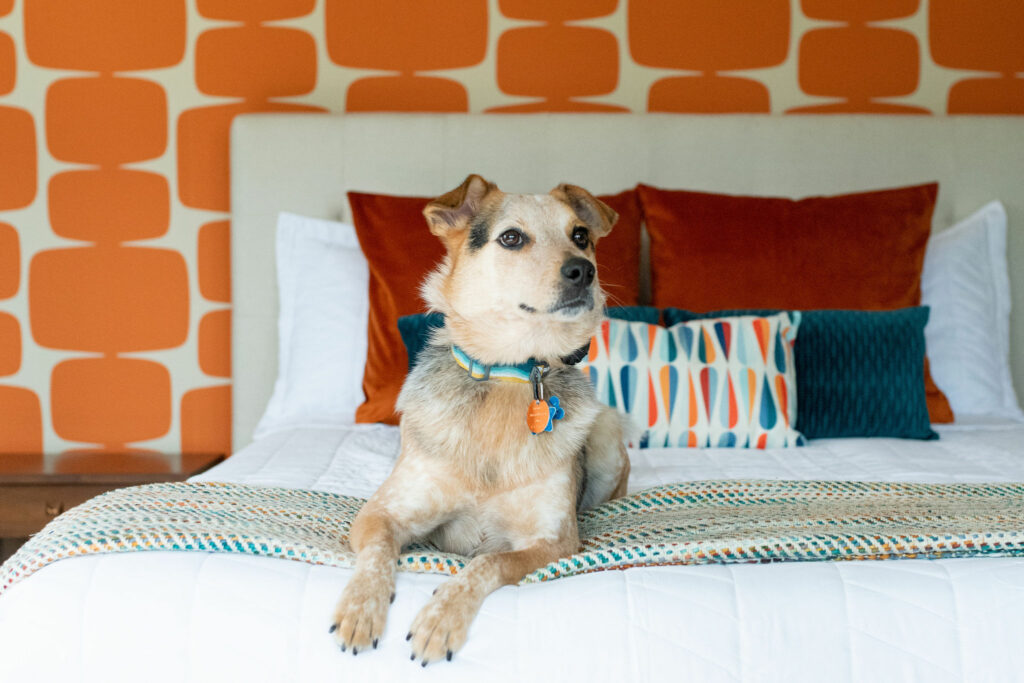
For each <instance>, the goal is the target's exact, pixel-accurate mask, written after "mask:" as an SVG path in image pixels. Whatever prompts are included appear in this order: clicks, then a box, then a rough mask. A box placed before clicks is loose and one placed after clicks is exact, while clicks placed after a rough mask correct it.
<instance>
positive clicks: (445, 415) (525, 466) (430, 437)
mask: <svg viewBox="0 0 1024 683" xmlns="http://www.w3.org/2000/svg"><path fill="white" fill-rule="evenodd" d="M544 386H545V393H546V395H548V396H551V395H555V396H558V398H559V401H560V402H561V405H562V407H563V408H564V410H565V417H564V418H563V419H561V420H557V421H556V422H555V424H554V428H553V429H552V431H550V432H544V433H542V434H537V435H534V434H531V433H530V431H529V429H527V427H526V411H527V408H528V407H529V404H530V401H531V400H532V389H531V387H530V385H529V384H522V383H515V382H500V381H495V380H488V381H476V380H474V379H472V378H471V377H469V376H468V375H467V373H466V371H465V370H463V369H462V368H460V367H459V366H458V365H457V364H456V363H455V362H454V361H453V360H452V357H451V353H450V350H449V347H448V346H447V345H432V346H429V347H427V349H425V350H424V352H423V353H422V355H421V356H420V359H419V363H418V364H417V366H416V368H415V369H414V370H413V372H412V373H410V375H409V376H408V378H407V379H406V382H405V385H404V387H403V388H402V393H401V395H400V396H399V399H398V409H399V410H400V411H401V412H402V430H403V434H402V437H403V439H410V440H412V441H414V442H415V443H417V444H419V445H420V447H421V448H422V449H423V450H424V451H425V452H427V453H429V454H431V455H430V456H426V457H435V458H438V459H440V460H442V461H443V463H438V464H441V465H442V466H447V467H448V468H450V469H451V471H452V474H453V476H456V477H459V478H461V479H463V480H464V483H465V484H468V485H469V486H470V488H472V489H475V490H478V491H480V492H481V493H482V494H487V493H488V491H490V490H506V489H508V488H510V487H516V486H523V485H525V484H529V483H531V482H533V481H536V480H537V479H540V478H543V477H546V476H549V475H551V474H552V473H554V472H558V471H562V470H565V469H566V468H569V469H572V468H573V466H574V464H573V462H572V461H573V459H574V458H576V457H577V456H578V454H579V453H580V451H581V450H582V448H583V444H584V442H585V441H586V438H587V434H588V433H589V431H590V428H591V426H592V425H593V422H594V419H595V418H596V417H597V414H598V411H599V409H600V408H599V404H598V403H597V401H596V399H595V398H594V396H593V390H592V389H591V387H590V383H589V382H588V381H587V379H586V378H585V377H584V376H583V374H582V373H581V372H580V371H579V370H577V369H575V368H571V367H570V368H557V369H553V370H552V371H551V372H550V373H549V374H548V376H547V377H546V378H545V381H544Z"/></svg>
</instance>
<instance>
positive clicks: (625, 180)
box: [231, 114, 1024, 449]
mask: <svg viewBox="0 0 1024 683" xmlns="http://www.w3.org/2000/svg"><path fill="white" fill-rule="evenodd" d="M470 172H477V173H481V174H482V175H484V176H485V177H487V178H488V179H491V180H494V181H495V182H497V183H498V185H499V186H500V187H501V188H502V189H503V190H505V191H509V192H547V191H548V190H549V189H551V188H552V187H553V186H554V185H556V184H558V183H559V182H562V181H570V182H573V183H576V184H579V185H582V186H584V187H586V188H587V189H589V190H592V191H594V192H596V193H613V192H618V191H620V190H623V189H627V188H630V187H633V186H634V185H636V184H637V183H638V182H641V181H642V182H646V183H649V184H652V185H658V186H661V187H666V188H680V189H682V188H685V189H692V190H704V191H712V192H727V193H743V194H759V195H775V196H789V197H802V196H807V195H813V194H840V193H844V192H851V191H859V190H869V189H877V188H884V187H895V186H899V185H910V184H918V183H922V182H927V181H931V180H938V181H939V183H940V192H939V200H938V206H937V208H936V212H935V219H934V229H936V230H942V229H944V228H946V227H948V226H949V225H951V224H952V223H953V222H954V221H955V220H958V219H960V218H963V217H965V216H967V215H968V214H970V213H971V212H973V211H974V210H975V209H977V208H979V207H981V206H982V205H983V204H984V203H986V202H988V201H990V200H992V199H1000V200H1002V202H1003V203H1004V204H1005V205H1006V209H1007V212H1008V215H1009V223H1010V234H1009V251H1010V281H1011V287H1012V289H1013V306H1014V308H1015V310H1016V311H1017V312H1018V313H1017V314H1016V315H1015V316H1014V318H1013V319H1012V320H1011V349H1012V352H1011V355H1012V356H1013V358H1012V363H1013V372H1014V383H1015V385H1016V388H1017V392H1018V394H1020V395H1022V396H1024V314H1021V313H1020V312H1021V311H1022V310H1024V118H1021V117H1005V118H1004V117H970V118H957V117H916V116H891V117H890V116H870V117H868V116H861V117H857V116H806V117H805V116H679V115H659V114H639V115H622V114H530V115H522V114H512V115H490V114H488V115H466V114H351V115H328V114H252V115H244V116H239V117H238V118H236V119H235V121H234V124H233V127H232V133H231V206H232V218H231V258H232V267H231V286H232V298H233V304H234V312H233V328H232V356H233V369H234V380H233V406H234V408H233V410H234V415H233V424H232V432H233V438H234V447H235V448H236V449H237V448H241V447H242V446H244V445H246V444H247V443H249V442H250V441H251V439H252V431H253V428H254V427H255V425H256V423H257V422H258V420H259V418H260V415H261V414H262V412H263V409H264V407H265V406H266V403H267V400H268V399H269V397H270V394H271V390H272V388H273V384H274V378H275V376H276V370H277V287H276V280H275V275H274V273H275V270H274V235H275V225H276V217H277V213H278V212H279V211H291V212H294V213H299V214H303V215H308V216H318V217H322V218H334V219H339V218H340V219H345V220H348V219H349V218H350V217H349V210H348V205H347V200H346V197H345V193H346V191H348V190H363V191H369V192H379V193H389V194H413V195H424V196H428V195H430V196H432V195H437V194H440V193H442V192H444V191H446V190H449V189H451V188H452V187H454V186H455V185H457V184H458V183H459V182H461V181H462V179H463V178H465V176H466V175H467V174H468V173H470ZM424 239H430V236H429V234H428V233H427V231H426V229H425V228H424Z"/></svg>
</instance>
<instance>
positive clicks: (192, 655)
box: [0, 422, 1024, 682]
mask: <svg viewBox="0 0 1024 683" xmlns="http://www.w3.org/2000/svg"><path fill="white" fill-rule="evenodd" d="M940 430H941V436H942V438H941V439H940V440H939V441H933V442H912V441H901V440H894V439H870V440H865V439H837V440H821V441H814V442H811V444H810V445H809V446H808V447H806V448H802V449H787V450H769V451H754V450H749V451H748V450H741V449H708V450H684V449H671V450H653V449H652V450H647V451H631V457H632V459H633V468H634V469H633V474H632V476H631V479H630V489H631V490H637V489H640V488H645V487H647V486H652V485H656V484H661V483H668V482H671V481H678V480H681V479H710V478H740V477H742V478H750V477H759V478H760V477H764V478H788V479H855V480H865V481H866V480H879V481H886V480H888V481H898V480H904V481H918V482H955V481H967V482H982V481H1024V425H1022V424H1020V423H1003V422H996V423H992V424H975V425H968V426H964V425H959V426H957V425H954V426H951V427H944V428H940ZM397 449H398V432H397V429H395V428H391V427H384V426H357V427H352V428H346V429H333V430H327V429H325V430H295V431H287V432H279V433H275V434H271V435H268V436H266V437H264V438H263V439H261V440H259V441H257V442H256V443H254V444H252V445H250V446H249V447H247V448H246V449H244V450H243V451H241V452H240V453H238V454H236V455H234V456H232V457H231V458H229V459H228V460H227V461H226V462H225V463H223V464H221V465H219V466H217V467H216V468H214V469H212V470H210V471H209V472H207V473H205V474H203V475H201V476H199V477H196V479H197V480H205V481H214V480H220V481H231V482H239V483H248V484H262V485H277V486H289V487H302V488H311V489H317V490H324V491H332V492H336V493H344V494H349V495H359V496H368V495H370V494H371V493H372V492H373V490H375V488H376V487H377V485H378V484H379V483H380V482H381V481H382V480H383V479H384V477H386V476H387V474H388V472H389V471H390V468H391V465H392V463H393V461H394V458H395V456H396V454H397ZM349 573H350V572H349V570H345V569H336V568H327V567H317V566H311V565H306V564H303V563H298V562H288V561H284V560H276V559H271V558H260V557H249V556H240V555H213V554H203V553H164V552H151V553H135V554H123V555H106V556H90V557H81V558H75V559H70V560H64V561H61V562H57V563H55V564H53V565H50V566H48V567H46V568H44V569H43V570H41V571H40V572H39V573H37V574H36V575H34V576H33V577H31V578H29V579H28V580H26V581H24V582H22V583H21V584H18V585H17V586H15V587H14V588H12V589H11V590H10V591H9V592H8V593H7V594H6V595H5V597H4V598H3V599H0V649H2V650H3V651H4V653H5V654H6V655H7V656H6V657H4V658H3V659H4V662H5V666H7V669H6V670H5V671H4V674H3V678H4V679H5V680H48V679H59V678H63V679H66V680H138V679H140V678H144V679H145V680H168V681H179V680H243V679H244V680H246V681H264V680H266V681H278V680H309V679H313V678H315V677H328V678H330V679H340V680H353V681H356V680H358V681H362V680H367V681H404V680H416V681H426V680H439V679H441V678H444V680H446V681H449V682H450V681H453V680H454V681H462V680H488V681H490V680H499V681H501V680H509V681H512V680H516V681H518V680H542V679H543V680H552V679H553V680H558V679H561V678H565V679H574V680H577V679H578V680H595V681H602V680H618V681H643V680H678V679H680V678H684V679H687V680H693V681H776V680H779V681H781V680H786V681H820V680H829V681H879V680H925V679H927V680H930V681H965V680H969V681H989V680H991V681H1009V680H1015V677H1017V676H1019V675H1020V672H1021V671H1024V648H1020V646H1019V643H1020V642H1024V559H1016V558H983V559H960V560H934V561H927V560H901V561H870V562H840V563H791V564H771V565H729V566H721V565H720V566H700V567H656V568H643V569H630V570H626V571H615V572H601V573H595V574H590V575H585V576H579V577H574V578H569V579H563V580H559V581H555V582H552V583H545V584H536V585H529V586H522V587H506V588H502V589H500V590H499V591H497V592H495V593H494V594H493V595H491V596H490V597H489V598H488V599H487V601H486V602H485V603H484V606H483V608H482V610H481V612H480V614H479V615H478V617H477V619H476V621H475V622H474V623H473V626H472V628H471V631H470V638H469V642H468V643H467V645H466V646H465V648H464V649H463V650H462V651H461V652H459V653H457V654H456V656H455V659H454V661H453V662H452V663H450V664H449V663H441V664H437V665H433V666H430V667H428V668H427V669H421V668H420V667H419V666H417V665H414V664H413V663H412V662H410V661H409V657H408V654H409V650H408V645H407V643H405V642H404V635H405V632H406V630H407V626H408V624H409V623H411V621H412V619H413V617H414V616H415V614H416V612H417V610H418V609H419V608H420V607H421V606H422V605H423V604H424V603H425V602H426V601H427V599H428V598H429V597H430V593H431V591H433V589H434V587H435V586H437V585H438V584H439V583H440V582H441V581H444V580H445V579H444V577H441V576H434V575H422V574H407V573H400V574H399V577H398V590H397V598H396V600H395V603H394V605H393V607H392V610H391V612H390V615H389V622H388V626H387V628H386V630H385V634H384V637H383V639H382V642H381V646H380V649H379V650H378V651H373V652H368V653H362V654H360V655H359V656H358V657H352V656H351V655H349V654H342V653H340V652H339V651H338V650H337V648H336V647H335V646H334V645H333V640H332V639H331V638H330V637H329V636H328V634H327V626H328V624H329V620H330V615H331V612H332V610H333V607H334V603H335V601H336V599H337V597H338V595H339V594H340V591H341V589H342V587H343V586H344V584H345V581H346V580H347V577H348V576H349Z"/></svg>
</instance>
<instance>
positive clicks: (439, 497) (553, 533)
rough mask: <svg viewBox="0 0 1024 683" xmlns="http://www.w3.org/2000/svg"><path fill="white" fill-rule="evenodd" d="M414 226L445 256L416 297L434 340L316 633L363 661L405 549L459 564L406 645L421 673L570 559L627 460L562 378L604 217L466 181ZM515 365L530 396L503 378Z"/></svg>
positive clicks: (590, 327) (594, 318) (587, 389)
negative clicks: (435, 552)
mask: <svg viewBox="0 0 1024 683" xmlns="http://www.w3.org/2000/svg"><path fill="white" fill-rule="evenodd" d="M424 215H425V216H426V218H427V222H428V224H429V226H430V231H431V232H432V233H434V235H436V236H437V237H439V238H440V239H441V241H442V242H444V245H445V247H446V248H447V255H446V257H445V258H444V260H443V261H442V262H441V264H440V265H439V266H438V268H437V269H436V270H435V271H434V272H433V273H432V274H431V275H430V276H428V278H427V279H426V281H425V282H424V284H423V295H424V298H425V299H426V301H427V302H428V304H429V305H430V307H431V308H432V309H433V310H436V311H440V312H442V313H444V314H445V319H446V325H445V327H444V328H443V329H440V330H437V332H436V333H435V334H434V336H433V337H432V339H431V340H430V343H429V344H428V346H427V348H426V349H425V350H424V351H423V353H422V354H421V356H420V357H419V361H418V364H417V365H416V367H415V368H414V369H413V370H412V372H411V373H410V374H409V376H408V378H407V379H406V381H405V385H404V386H403V388H402V393H401V395H400V396H399V399H398V410H399V411H400V412H401V413H402V421H401V439H402V446H401V454H400V456H399V458H398V461H397V462H396V463H395V468H394V471H393V472H392V473H391V475H390V476H389V477H388V479H387V480H386V481H385V482H384V483H383V484H382V485H381V487H380V489H379V490H378V491H377V492H376V493H375V494H374V495H373V497H372V498H370V500H369V501H368V502H367V503H366V505H365V506H364V507H363V508H362V510H360V512H359V514H358V515H357V517H356V519H355V521H354V522H353V523H352V528H351V533H350V536H349V541H350V543H351V546H352V549H353V550H354V551H355V552H356V554H357V560H356V567H355V571H354V573H353V575H352V578H351V579H350V580H349V582H348V585H346V586H345V590H344V592H343V593H342V596H341V600H340V601H339V603H338V606H337V609H336V611H335V614H334V621H333V624H332V625H331V629H330V630H331V632H332V633H334V637H335V638H336V639H337V642H338V644H339V645H340V646H341V649H342V650H343V651H345V650H347V649H351V651H352V653H353V654H357V653H358V652H360V651H363V650H365V649H367V648H369V647H371V646H373V647H377V644H378V639H379V637H380V635H381V634H382V632H383V631H384V624H385V621H386V618H387V612H388V606H389V604H390V603H391V601H392V600H393V599H394V590H395V567H396V559H397V558H398V555H399V551H400V549H401V548H402V547H403V546H405V545H406V544H408V543H411V542H413V541H424V540H425V541H428V542H430V543H433V544H435V545H436V546H437V547H438V548H439V549H441V550H445V551H450V552H455V553H461V554H464V555H470V556H473V559H472V560H471V561H470V562H469V563H468V565H467V566H466V567H465V568H464V569H463V570H462V571H461V572H460V573H459V574H458V575H457V576H455V577H454V578H452V579H450V580H449V581H447V582H445V583H444V584H442V585H441V586H440V587H439V588H438V589H437V591H435V593H434V595H433V597H432V598H431V599H430V601H429V602H428V603H427V604H426V605H425V606H424V607H423V608H422V610H421V611H420V612H419V614H418V616H417V617H416V619H415V620H414V621H413V623H412V626H411V628H410V630H409V635H408V636H407V638H406V639H407V640H410V641H411V645H412V659H414V660H415V659H419V660H420V661H421V662H422V664H423V665H424V666H426V665H427V663H429V662H432V661H436V660H439V659H442V658H447V659H451V658H452V653H453V652H455V651H457V650H458V649H459V648H460V647H462V645H463V644H464V643H465V641H466V634H467V631H468V629H469V625H470V623H471V622H472V621H473V618H474V617H475V616H476V613H477V611H478V610H479V608H480V605H481V604H482V602H483V600H484V598H486V597H487V595H488V594H490V593H491V592H492V591H494V590H495V589H497V588H499V587H501V586H503V585H506V584H512V583H516V582H518V581H519V580H520V579H522V577H523V576H525V575H526V574H527V573H529V572H531V571H533V570H535V569H537V568H539V567H542V566H544V565H546V564H547V563H549V562H551V561H552V560H555V559H557V558H559V557H564V556H566V555H569V554H572V553H573V552H575V551H576V550H577V549H578V546H579V535H578V531H577V528H576V513H577V510H578V509H584V508H587V507H590V506H593V505H596V504H598V503H601V502H604V501H606V500H608V499H609V498H613V497H617V496H621V495H623V494H624V493H625V490H626V480H627V477H628V475H629V458H628V456H627V454H626V451H625V449H624V448H623V446H622V426H621V422H620V420H619V418H618V416H617V414H616V413H615V411H614V410H612V409H610V408H607V407H604V406H602V404H600V403H599V402H598V401H597V399H596V397H595V396H594V392H593V390H592V388H591V385H590V382H589V380H587V379H586V378H585V377H584V376H583V373H581V372H580V371H579V370H578V369H576V368H573V367H571V365H569V363H571V362H575V361H578V360H579V356H580V355H581V353H580V352H581V347H584V348H585V346H586V344H587V342H588V341H589V339H590V337H591V335H592V334H593V333H594V331H595V329H596V328H597V326H598V324H599V322H600V320H601V316H602V314H603V307H604V302H605V295H604V293H603V292H602V291H601V286H600V283H599V281H598V278H597V272H596V264H595V256H594V248H595V246H596V242H597V240H598V239H599V238H601V237H603V236H604V235H606V234H608V232H609V231H610V230H611V228H612V226H613V225H614V224H615V221H616V219H617V218H618V216H617V215H616V213H615V212H614V211H613V210H612V209H611V208H610V207H608V206H607V205H606V204H604V203H603V202H601V201H600V200H598V199H596V198H595V197H593V196H592V195H591V194H590V193H589V192H587V191H586V190H584V189H582V188H580V187H576V186H573V185H559V186H558V187H557V188H555V189H554V190H552V191H551V192H550V193H549V194H546V195H515V194H505V193H504V192H502V191H501V190H499V189H498V188H497V186H495V185H494V184H493V183H490V182H488V181H486V180H484V179H483V178H481V177H480V176H478V175H471V176H469V177H468V178H466V180H465V182H463V183H462V185H460V186H459V187H457V188H456V189H454V190H452V191H451V192H448V193H447V194H445V195H443V196H441V197H438V198H437V199H435V200H434V201H432V202H430V204H428V205H427V207H426V208H425V209H424ZM410 248H415V247H414V246H411V247H410ZM528 359H529V360H528ZM524 363H525V365H526V367H529V368H531V375H532V376H533V379H534V383H531V382H529V381H526V382H524V381H523V380H522V377H521V376H520V377H512V376H509V375H508V374H507V373H503V372H502V369H503V368H504V369H508V368H512V369H513V370H514V369H515V367H516V366H518V367H520V368H522V367H523V365H524ZM510 372H511V373H512V375H514V374H515V373H514V372H512V371H511V370H510ZM538 379H539V382H538ZM503 380H505V381H503ZM508 380H511V381H508ZM516 380H518V381H516ZM536 384H540V386H535V385H536ZM538 389H539V390H540V391H538ZM535 392H537V393H538V394H542V395H539V396H535ZM550 396H557V397H558V400H559V401H560V407H561V408H562V409H563V410H564V417H562V419H558V420H552V421H551V429H550V431H541V432H540V433H538V434H534V433H532V431H531V428H528V426H527V410H528V408H529V407H530V405H531V404H532V403H534V402H535V401H537V400H538V399H544V401H543V402H544V403H545V405H544V406H543V408H544V410H545V411H546V410H547V409H548V406H547V405H546V402H547V398H548V397H550ZM550 412H551V413H552V416H553V417H555V416H554V415H553V414H554V413H555V412H556V411H555V408H554V407H552V408H551V409H550ZM546 415H547V413H545V416H546ZM545 419H546V418H545ZM542 423H543V422H542Z"/></svg>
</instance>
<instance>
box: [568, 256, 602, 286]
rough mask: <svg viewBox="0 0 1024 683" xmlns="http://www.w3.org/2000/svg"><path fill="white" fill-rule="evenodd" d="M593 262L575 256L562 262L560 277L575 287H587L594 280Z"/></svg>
mask: <svg viewBox="0 0 1024 683" xmlns="http://www.w3.org/2000/svg"><path fill="white" fill-rule="evenodd" d="M594 273H595V268H594V264H593V263H591V262H590V261H588V260H587V259H585V258H581V257H579V256H575V257H573V258H571V259H569V260H568V261H566V262H565V263H563V264H562V278H564V279H565V281H566V282H568V283H570V284H573V285H576V286H577V287H587V286H589V285H590V283H591V282H593V281H594Z"/></svg>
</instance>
